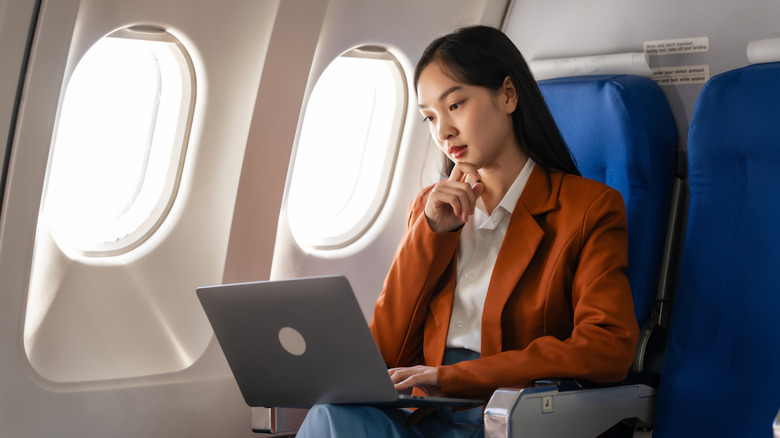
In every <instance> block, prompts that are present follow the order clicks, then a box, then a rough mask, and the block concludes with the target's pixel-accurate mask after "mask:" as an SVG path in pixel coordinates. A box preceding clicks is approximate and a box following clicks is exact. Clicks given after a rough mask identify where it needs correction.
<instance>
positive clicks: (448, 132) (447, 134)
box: [438, 118, 458, 141]
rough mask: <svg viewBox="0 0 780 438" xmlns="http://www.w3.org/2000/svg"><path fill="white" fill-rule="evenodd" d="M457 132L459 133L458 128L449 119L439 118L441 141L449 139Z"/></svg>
mask: <svg viewBox="0 0 780 438" xmlns="http://www.w3.org/2000/svg"><path fill="white" fill-rule="evenodd" d="M457 133H458V131H457V129H455V126H453V125H452V123H450V121H449V120H447V119H445V118H442V119H440V120H439V126H438V137H439V140H441V141H445V140H449V139H451V138H453V137H455V135H457Z"/></svg>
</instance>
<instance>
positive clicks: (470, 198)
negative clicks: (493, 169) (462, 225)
mask: <svg viewBox="0 0 780 438" xmlns="http://www.w3.org/2000/svg"><path fill="white" fill-rule="evenodd" d="M436 191H438V192H440V193H446V194H449V195H453V196H457V197H458V199H459V202H460V207H461V209H460V210H459V211H458V212H456V214H457V215H459V216H460V215H463V214H464V213H465V216H466V217H468V215H470V214H474V208H475V207H476V205H477V198H478V196H476V195H475V193H474V188H473V187H472V186H471V184H469V183H466V182H450V181H445V182H441V183H439V184H438V185H437V186H436Z"/></svg>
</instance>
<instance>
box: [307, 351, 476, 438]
mask: <svg viewBox="0 0 780 438" xmlns="http://www.w3.org/2000/svg"><path fill="white" fill-rule="evenodd" d="M476 358H479V353H476V352H474V351H471V350H465V349H448V350H447V351H446V352H445V355H444V363H445V364H453V363H457V362H460V361H462V360H472V359H476ZM410 414H411V411H409V410H406V409H380V408H376V407H373V406H355V405H315V406H314V407H312V408H311V410H310V411H309V413H308V415H306V419H305V420H304V422H303V425H301V429H300V430H299V431H298V435H297V436H298V438H320V437H322V438H360V437H366V438H412V437H414V438H418V437H419V438H422V437H442V438H467V437H468V438H481V437H483V436H484V430H483V424H482V407H481V406H480V407H476V408H472V409H467V410H459V411H453V410H452V409H451V408H447V407H442V408H439V409H437V410H435V411H434V412H433V413H431V414H430V415H428V416H426V417H424V418H423V419H422V420H420V421H419V422H418V423H417V424H415V425H414V426H409V425H408V424H407V422H406V419H407V418H408V416H409V415H410Z"/></svg>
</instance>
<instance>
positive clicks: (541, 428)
mask: <svg viewBox="0 0 780 438" xmlns="http://www.w3.org/2000/svg"><path fill="white" fill-rule="evenodd" d="M655 395H656V389H655V388H653V387H651V386H648V385H645V384H630V385H622V386H614V387H608V388H596V389H581V390H571V391H559V389H558V386H557V385H544V386H536V387H531V388H501V389H498V390H497V391H496V392H494V393H493V396H492V397H491V398H490V401H489V402H488V404H487V407H486V408H485V437H488V438H498V437H501V438H509V437H520V436H522V437H523V438H533V437H550V436H566V437H570V438H594V437H596V436H598V435H599V434H601V433H602V432H604V431H606V430H608V429H609V428H610V427H612V426H614V425H615V424H617V423H619V422H620V421H622V420H626V419H637V421H638V424H639V425H640V426H643V427H649V426H652V424H653V415H654V413H655Z"/></svg>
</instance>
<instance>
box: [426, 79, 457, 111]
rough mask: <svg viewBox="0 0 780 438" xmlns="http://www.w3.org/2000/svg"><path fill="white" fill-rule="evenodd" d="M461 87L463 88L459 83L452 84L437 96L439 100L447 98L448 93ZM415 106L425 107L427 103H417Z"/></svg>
mask: <svg viewBox="0 0 780 438" xmlns="http://www.w3.org/2000/svg"><path fill="white" fill-rule="evenodd" d="M461 88H463V87H462V86H461V85H453V86H452V87H450V88H448V89H446V90H444V92H443V93H441V96H439V102H441V101H443V100H444V99H446V98H447V96H449V95H450V94H452V93H453V92H455V91H458V90H460V89H461ZM417 106H418V107H420V108H425V107H427V106H428V105H425V104H422V103H421V104H418V105H417Z"/></svg>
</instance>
